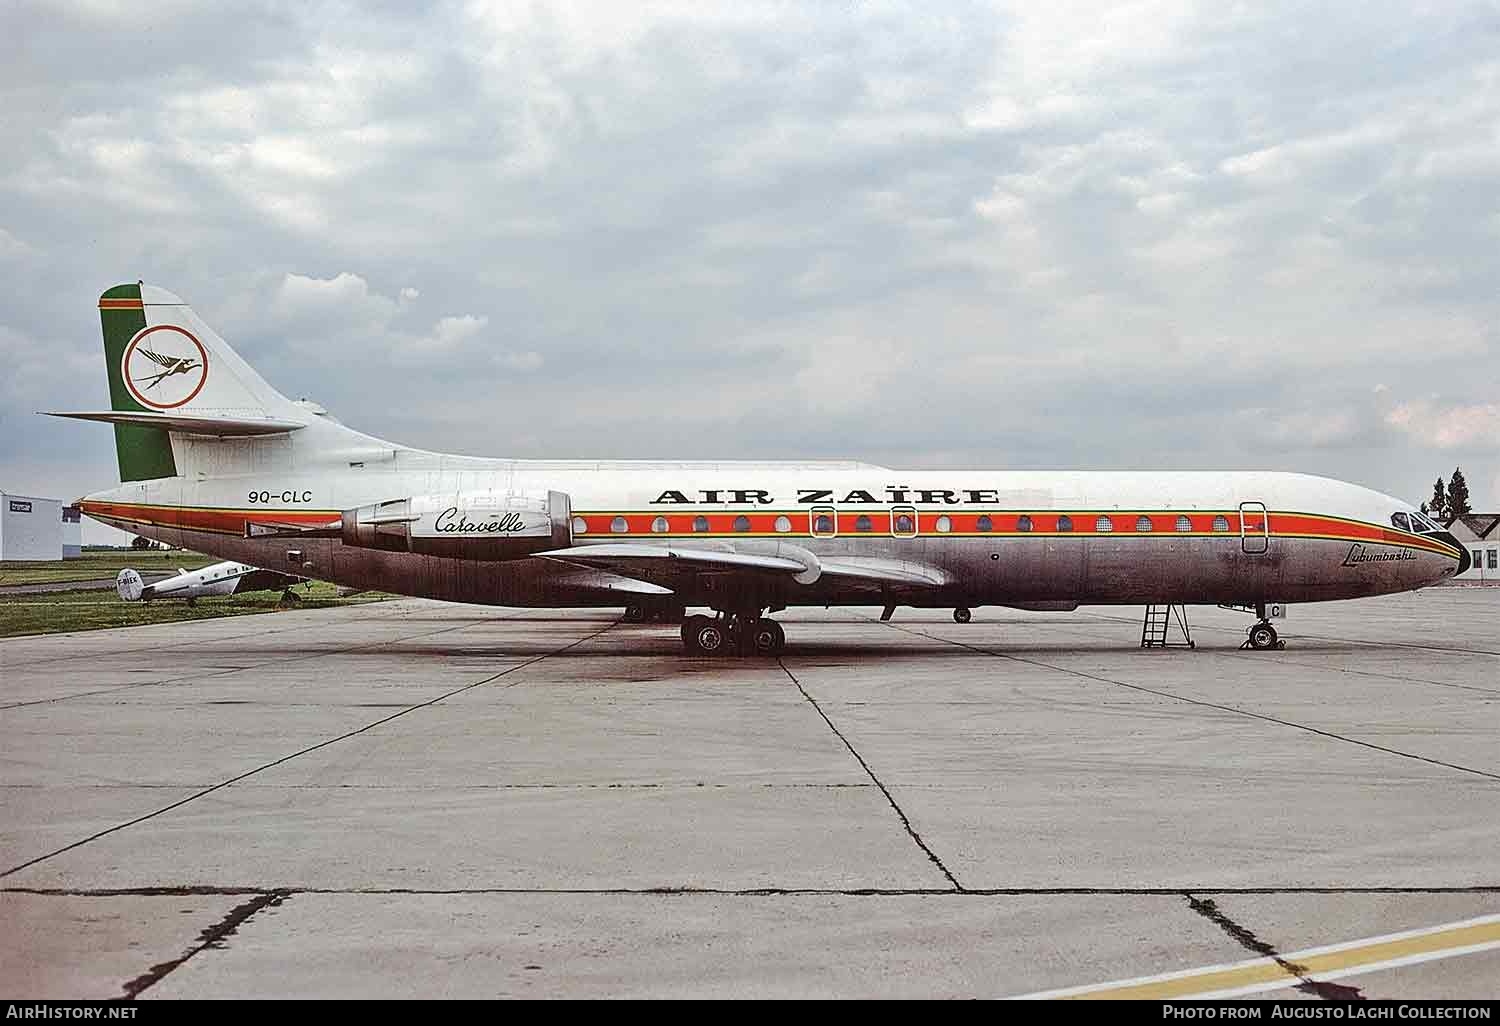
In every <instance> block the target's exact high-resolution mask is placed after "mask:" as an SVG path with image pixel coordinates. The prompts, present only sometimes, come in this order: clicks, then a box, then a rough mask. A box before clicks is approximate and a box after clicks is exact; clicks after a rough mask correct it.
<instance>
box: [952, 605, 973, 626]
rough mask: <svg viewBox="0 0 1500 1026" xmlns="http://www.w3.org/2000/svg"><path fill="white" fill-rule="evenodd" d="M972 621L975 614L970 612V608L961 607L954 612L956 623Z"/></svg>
mask: <svg viewBox="0 0 1500 1026" xmlns="http://www.w3.org/2000/svg"><path fill="white" fill-rule="evenodd" d="M972 619H974V614H973V613H972V612H970V610H969V607H968V606H959V607H958V608H957V609H955V610H954V611H953V622H954V623H968V622H969V621H970V620H972Z"/></svg>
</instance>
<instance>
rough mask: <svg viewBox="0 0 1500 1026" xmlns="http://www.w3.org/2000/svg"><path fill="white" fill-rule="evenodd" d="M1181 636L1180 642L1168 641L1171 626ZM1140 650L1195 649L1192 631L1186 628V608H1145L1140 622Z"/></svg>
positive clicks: (1154, 606)
mask: <svg viewBox="0 0 1500 1026" xmlns="http://www.w3.org/2000/svg"><path fill="white" fill-rule="evenodd" d="M1174 624H1175V625H1176V627H1177V630H1178V633H1180V634H1181V635H1182V640H1181V641H1174V640H1170V638H1169V636H1170V635H1171V633H1172V627H1173V625H1174ZM1141 647H1142V648H1197V647H1198V646H1197V645H1196V644H1194V642H1193V633H1192V630H1191V629H1190V628H1189V627H1188V619H1187V606H1172V605H1167V606H1156V605H1152V606H1147V607H1146V617H1145V619H1144V620H1142V621H1141Z"/></svg>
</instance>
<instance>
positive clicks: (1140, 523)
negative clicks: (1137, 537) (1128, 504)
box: [1135, 517, 1151, 534]
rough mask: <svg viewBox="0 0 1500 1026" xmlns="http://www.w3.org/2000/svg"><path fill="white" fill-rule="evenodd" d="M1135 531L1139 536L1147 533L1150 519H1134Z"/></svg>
mask: <svg viewBox="0 0 1500 1026" xmlns="http://www.w3.org/2000/svg"><path fill="white" fill-rule="evenodd" d="M1135 529H1136V530H1137V531H1139V532H1140V533H1141V534H1146V533H1147V532H1149V531H1150V530H1151V518H1150V517H1136V518H1135Z"/></svg>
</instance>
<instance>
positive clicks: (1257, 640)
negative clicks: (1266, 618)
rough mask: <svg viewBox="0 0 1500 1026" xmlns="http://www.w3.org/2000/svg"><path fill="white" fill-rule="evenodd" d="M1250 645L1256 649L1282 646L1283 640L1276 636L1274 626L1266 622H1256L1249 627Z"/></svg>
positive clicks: (1283, 644) (1262, 649) (1261, 649)
mask: <svg viewBox="0 0 1500 1026" xmlns="http://www.w3.org/2000/svg"><path fill="white" fill-rule="evenodd" d="M1250 647H1251V648H1253V649H1256V650H1257V651H1262V652H1263V651H1266V650H1267V649H1272V648H1284V647H1286V645H1285V642H1283V641H1281V640H1280V639H1279V638H1277V636H1276V628H1275V627H1272V626H1271V625H1270V624H1268V623H1258V624H1256V625H1255V626H1254V627H1251V628H1250Z"/></svg>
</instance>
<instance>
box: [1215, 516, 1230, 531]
mask: <svg viewBox="0 0 1500 1026" xmlns="http://www.w3.org/2000/svg"><path fill="white" fill-rule="evenodd" d="M1214 530H1215V531H1227V530H1229V518H1228V517H1225V516H1223V515H1222V514H1221V515H1219V516H1216V517H1214Z"/></svg>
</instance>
